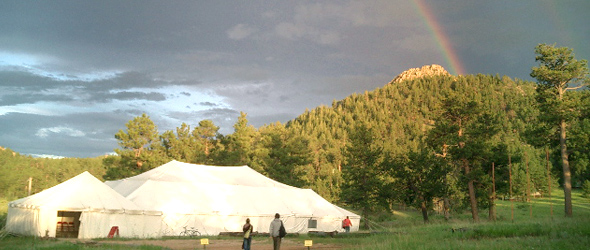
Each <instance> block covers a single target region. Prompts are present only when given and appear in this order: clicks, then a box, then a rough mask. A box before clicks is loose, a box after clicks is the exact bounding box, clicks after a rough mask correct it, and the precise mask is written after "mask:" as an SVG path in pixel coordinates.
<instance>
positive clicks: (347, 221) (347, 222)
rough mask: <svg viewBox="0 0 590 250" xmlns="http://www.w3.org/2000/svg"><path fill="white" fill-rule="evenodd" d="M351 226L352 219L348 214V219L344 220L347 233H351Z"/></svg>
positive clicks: (343, 223) (343, 224) (343, 226)
mask: <svg viewBox="0 0 590 250" xmlns="http://www.w3.org/2000/svg"><path fill="white" fill-rule="evenodd" d="M350 227H352V221H350V219H349V218H348V216H346V219H344V220H343V221H342V228H344V231H346V233H350Z"/></svg>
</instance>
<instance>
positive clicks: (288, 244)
mask: <svg viewBox="0 0 590 250" xmlns="http://www.w3.org/2000/svg"><path fill="white" fill-rule="evenodd" d="M78 243H80V244H88V245H94V244H122V245H138V246H139V245H154V246H161V247H166V248H169V249H172V250H199V249H206V250H239V249H241V248H242V241H241V239H240V238H236V239H235V240H233V239H223V240H216V239H209V245H206V248H204V247H203V245H201V243H200V240H198V239H194V240H193V239H167V240H124V241H117V240H109V241H98V242H97V241H87V242H78ZM251 249H252V250H272V241H271V240H270V239H256V238H254V239H252V248H251ZM306 249H307V247H305V246H304V245H303V240H298V239H288V238H286V239H283V242H282V244H281V250H306ZM311 249H314V250H316V249H319V250H340V249H342V247H341V246H337V245H328V244H313V246H312V247H311Z"/></svg>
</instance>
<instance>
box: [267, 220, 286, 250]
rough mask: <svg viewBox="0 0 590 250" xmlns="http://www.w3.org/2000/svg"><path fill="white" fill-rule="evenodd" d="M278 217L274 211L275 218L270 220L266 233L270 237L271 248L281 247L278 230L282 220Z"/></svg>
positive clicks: (278, 249)
mask: <svg viewBox="0 0 590 250" xmlns="http://www.w3.org/2000/svg"><path fill="white" fill-rule="evenodd" d="M280 218H281V215H279V213H276V214H275V219H274V220H272V221H271V222H270V228H269V229H268V234H269V235H270V237H271V238H272V245H273V250H280V249H281V237H280V234H279V231H280V229H281V227H282V226H283V222H282V221H281V219H280Z"/></svg>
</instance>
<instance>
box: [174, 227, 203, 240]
mask: <svg viewBox="0 0 590 250" xmlns="http://www.w3.org/2000/svg"><path fill="white" fill-rule="evenodd" d="M187 227H188V226H184V227H182V228H184V231H182V232H180V235H179V236H180V237H195V236H201V232H199V230H198V229H196V228H194V227H191V228H190V229H187Z"/></svg>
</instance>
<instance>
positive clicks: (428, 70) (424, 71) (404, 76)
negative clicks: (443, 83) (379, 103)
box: [391, 64, 451, 83]
mask: <svg viewBox="0 0 590 250" xmlns="http://www.w3.org/2000/svg"><path fill="white" fill-rule="evenodd" d="M435 75H446V76H450V75H451V74H449V72H447V71H446V70H445V69H444V68H443V67H442V66H440V65H437V64H433V65H425V66H422V68H411V69H408V70H406V71H404V72H402V73H401V74H399V75H398V76H396V77H395V78H394V79H393V81H391V83H398V82H402V81H405V80H412V79H416V78H422V77H426V76H435Z"/></svg>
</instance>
